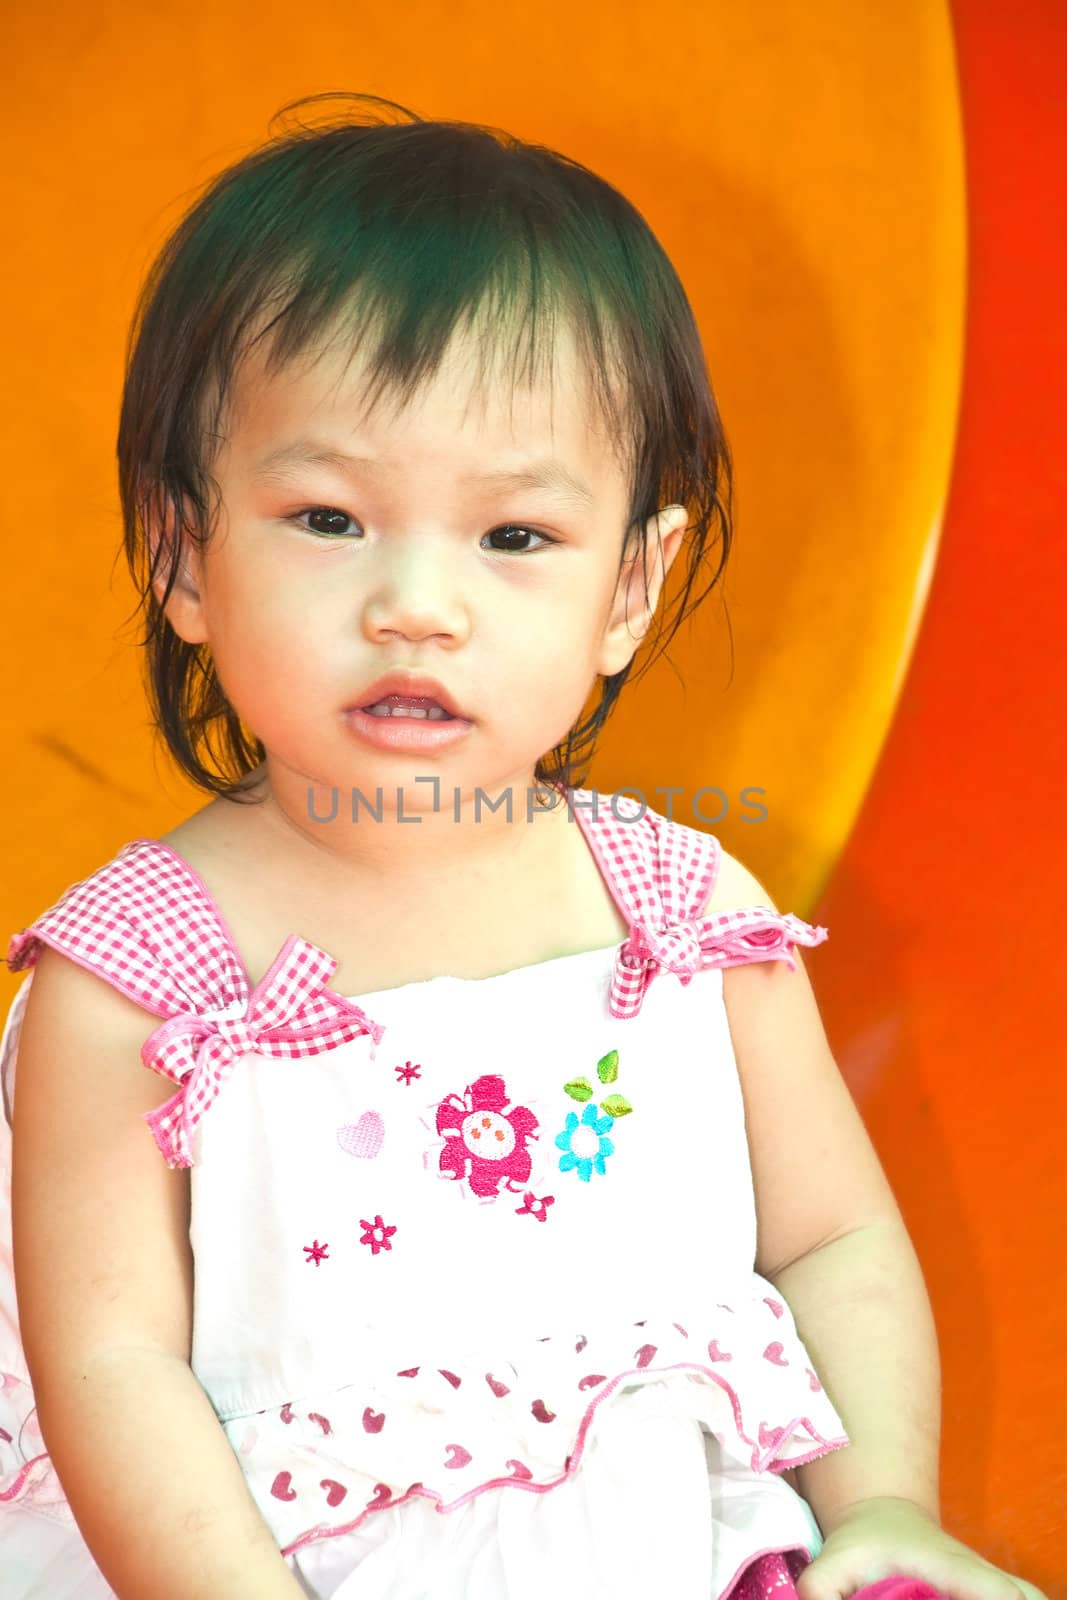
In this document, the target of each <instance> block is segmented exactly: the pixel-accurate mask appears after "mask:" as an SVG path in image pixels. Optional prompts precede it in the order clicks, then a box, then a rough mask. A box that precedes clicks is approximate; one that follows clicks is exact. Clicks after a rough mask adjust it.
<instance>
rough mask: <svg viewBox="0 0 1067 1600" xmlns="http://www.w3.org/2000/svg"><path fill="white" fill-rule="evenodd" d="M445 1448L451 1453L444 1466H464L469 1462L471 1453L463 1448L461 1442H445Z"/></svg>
mask: <svg viewBox="0 0 1067 1600" xmlns="http://www.w3.org/2000/svg"><path fill="white" fill-rule="evenodd" d="M445 1449H446V1450H447V1451H448V1452H449V1453H450V1455H451V1460H450V1461H446V1462H445V1466H446V1467H465V1466H467V1465H468V1464H469V1462H470V1459H471V1453H470V1451H469V1450H464V1448H463V1446H462V1445H461V1444H446V1445H445Z"/></svg>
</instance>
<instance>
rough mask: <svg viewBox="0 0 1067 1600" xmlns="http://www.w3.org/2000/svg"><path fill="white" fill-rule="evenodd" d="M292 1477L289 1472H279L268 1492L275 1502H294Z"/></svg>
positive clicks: (294, 1494) (294, 1493)
mask: <svg viewBox="0 0 1067 1600" xmlns="http://www.w3.org/2000/svg"><path fill="white" fill-rule="evenodd" d="M292 1482H293V1475H292V1473H291V1472H279V1474H278V1476H277V1477H276V1478H275V1480H274V1482H273V1483H272V1484H271V1486H270V1492H271V1494H272V1495H273V1496H274V1498H275V1500H295V1499H296V1490H295V1489H294V1488H293V1487H292Z"/></svg>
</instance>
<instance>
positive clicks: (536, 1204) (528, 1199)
mask: <svg viewBox="0 0 1067 1600" xmlns="http://www.w3.org/2000/svg"><path fill="white" fill-rule="evenodd" d="M555 1203H556V1197H555V1195H554V1194H546V1195H545V1197H544V1199H543V1200H538V1198H537V1196H536V1195H535V1194H533V1193H531V1191H530V1190H529V1189H527V1191H526V1193H525V1194H524V1195H523V1197H522V1205H521V1206H516V1207H515V1215H516V1216H517V1217H521V1216H522V1215H523V1214H524V1213H528V1214H529V1215H530V1216H532V1217H536V1218H537V1220H538V1222H544V1220H545V1218H546V1217H547V1216H548V1208H549V1206H554V1205H555Z"/></svg>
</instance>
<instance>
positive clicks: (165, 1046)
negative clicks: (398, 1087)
mask: <svg viewBox="0 0 1067 1600" xmlns="http://www.w3.org/2000/svg"><path fill="white" fill-rule="evenodd" d="M336 968H337V962H336V961H335V960H334V958H333V957H332V956H330V955H327V953H326V951H325V950H320V949H319V948H318V946H317V945H313V944H310V943H309V942H308V941H307V940H306V939H302V938H300V936H299V935H298V934H291V935H290V936H289V938H288V939H287V940H286V942H285V944H284V945H283V946H282V949H281V951H280V953H279V955H278V957H277V960H276V961H275V962H274V965H273V966H272V967H271V969H270V971H269V972H268V973H267V975H266V976H265V977H264V978H263V979H262V980H261V982H260V983H258V984H257V985H256V987H255V989H254V990H253V991H252V993H251V995H250V996H249V995H248V994H247V990H246V991H245V993H244V994H243V995H242V994H239V995H237V996H236V997H234V998H233V999H230V1000H228V1001H227V1003H226V1004H225V1005H223V1006H220V1007H214V1008H212V1007H203V1008H201V1009H199V1010H197V1011H188V1012H181V1013H180V1014H179V1015H178V1016H173V1017H169V1018H168V1019H167V1021H166V1022H164V1023H162V1024H161V1026H160V1027H158V1028H157V1029H156V1030H155V1032H154V1033H153V1034H151V1036H150V1037H149V1038H148V1039H146V1041H145V1043H144V1045H143V1046H142V1049H141V1059H142V1061H143V1062H144V1064H145V1066H146V1067H151V1068H152V1069H153V1071H155V1072H159V1073H162V1074H163V1076H164V1077H166V1078H170V1079H171V1080H172V1082H174V1083H177V1084H180V1086H181V1087H180V1088H179V1089H178V1092H177V1093H176V1094H174V1095H172V1096H171V1098H170V1099H169V1100H168V1101H167V1102H166V1103H165V1104H164V1105H162V1106H158V1107H157V1108H156V1110H155V1111H150V1112H148V1113H146V1115H145V1121H146V1122H147V1123H148V1125H149V1127H150V1128H151V1129H152V1133H153V1136H154V1138H155V1141H156V1144H157V1145H158V1146H159V1148H160V1150H161V1151H162V1153H163V1156H164V1157H165V1159H166V1162H167V1165H168V1166H170V1167H191V1166H192V1165H193V1155H192V1144H193V1134H194V1132H195V1129H196V1126H197V1124H198V1123H199V1121H200V1119H201V1117H202V1116H203V1115H204V1113H205V1111H207V1110H208V1108H209V1107H210V1106H211V1105H212V1103H213V1102H214V1101H215V1100H216V1099H217V1097H218V1094H219V1091H220V1090H221V1088H222V1086H223V1084H224V1083H225V1082H226V1080H227V1078H228V1077H229V1076H230V1074H231V1072H232V1071H233V1069H234V1067H235V1065H236V1064H237V1062H238V1061H239V1060H240V1059H241V1058H242V1056H246V1055H249V1054H251V1053H253V1052H254V1053H257V1054H262V1055H269V1056H289V1057H292V1058H294V1059H295V1058H299V1057H302V1056H314V1055H318V1054H319V1053H320V1052H321V1051H323V1050H330V1049H333V1048H334V1047H335V1046H337V1045H340V1044H346V1043H348V1042H349V1041H350V1040H352V1039H356V1038H359V1037H360V1035H362V1034H368V1035H369V1036H370V1038H371V1039H372V1041H373V1043H374V1044H377V1043H378V1040H379V1039H380V1038H381V1035H382V1032H383V1028H382V1025H381V1023H378V1022H373V1021H372V1020H371V1019H370V1018H369V1017H368V1016H367V1015H366V1014H365V1012H363V1011H361V1010H360V1008H359V1006H357V1005H356V1004H355V1003H354V1002H353V1001H351V1000H347V999H346V998H345V997H344V995H340V994H336V993H335V992H334V991H333V990H332V989H329V988H327V987H326V985H327V983H328V982H329V979H330V978H331V977H332V976H333V973H334V972H335V971H336ZM239 987H240V985H239Z"/></svg>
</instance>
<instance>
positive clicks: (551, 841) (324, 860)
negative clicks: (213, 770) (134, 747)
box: [250, 767, 578, 887]
mask: <svg viewBox="0 0 1067 1600" xmlns="http://www.w3.org/2000/svg"><path fill="white" fill-rule="evenodd" d="M427 777H429V775H427ZM251 792H252V794H253V795H254V796H255V797H256V801H257V803H256V804H255V805H254V806H251V807H250V810H252V811H253V812H254V813H255V814H256V817H257V823H258V826H259V827H260V828H261V829H262V833H263V843H264V847H265V848H271V849H273V850H275V851H281V852H286V853H289V852H291V853H292V854H293V855H294V857H302V858H303V859H304V861H305V863H306V864H307V867H308V868H309V869H310V870H314V864H315V862H316V861H318V862H320V863H321V864H322V865H323V866H325V867H327V868H328V869H329V870H330V872H331V873H332V874H336V873H337V871H338V870H340V871H342V872H344V871H345V870H349V869H350V870H351V871H352V872H354V873H357V874H358V875H359V877H360V878H361V879H363V880H366V879H367V878H368V877H369V878H374V879H376V880H378V881H379V882H380V883H381V884H394V885H401V884H405V885H409V886H410V885H411V884H413V883H416V882H418V881H420V880H423V879H432V880H433V882H434V884H435V885H436V886H437V887H440V886H441V883H442V880H448V879H454V880H456V881H461V880H464V879H467V880H468V881H469V880H470V875H471V874H472V873H475V874H482V873H486V872H489V871H491V870H492V869H493V868H494V866H496V865H504V864H506V865H507V866H509V867H511V868H512V869H514V866H515V862H516V858H517V857H518V856H521V857H523V858H524V859H525V860H526V861H527V862H531V861H533V862H536V861H537V859H538V858H539V857H540V856H543V855H545V854H546V852H551V851H554V850H555V849H556V848H557V847H558V843H559V840H560V830H561V828H566V827H570V828H571V829H574V828H576V827H577V826H578V824H577V821H576V820H575V819H574V817H573V815H572V814H571V813H570V808H569V806H568V804H567V803H566V800H565V798H564V797H563V796H561V795H560V794H559V793H558V792H556V793H555V795H553V791H552V790H551V789H550V788H549V786H548V785H545V784H539V783H538V782H537V781H536V780H535V779H534V777H533V774H532V773H522V774H516V775H514V776H512V777H510V778H506V779H504V780H502V781H501V782H499V783H497V784H495V785H493V784H485V785H483V786H481V787H479V786H478V785H472V786H470V787H469V788H465V787H463V786H461V785H459V784H453V783H451V782H448V781H446V780H444V779H442V780H441V781H440V782H437V783H434V782H430V781H425V780H424V781H421V782H418V783H415V782H408V783H401V784H393V785H388V784H385V783H382V784H380V785H378V786H376V787H374V788H370V789H368V788H360V787H359V786H358V785H357V786H356V787H354V788H352V789H348V790H345V789H342V788H339V787H336V786H328V785H324V784H321V783H315V782H313V781H311V780H309V779H308V778H307V777H306V776H304V775H303V774H300V773H293V772H282V773H280V772H278V771H277V770H276V769H275V768H273V767H271V768H270V769H269V770H268V769H267V768H266V767H264V768H263V769H261V774H260V777H259V779H258V781H257V782H256V784H255V785H254V787H253V789H252V791H251Z"/></svg>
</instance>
